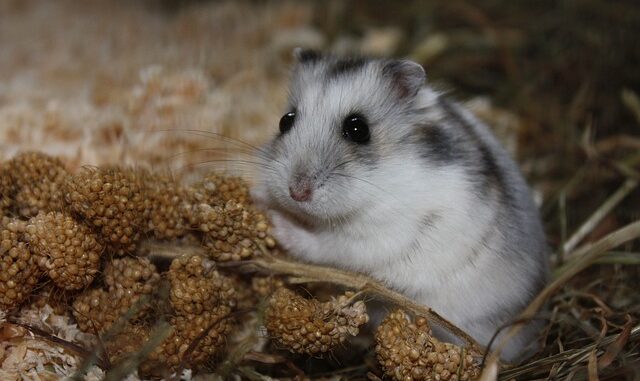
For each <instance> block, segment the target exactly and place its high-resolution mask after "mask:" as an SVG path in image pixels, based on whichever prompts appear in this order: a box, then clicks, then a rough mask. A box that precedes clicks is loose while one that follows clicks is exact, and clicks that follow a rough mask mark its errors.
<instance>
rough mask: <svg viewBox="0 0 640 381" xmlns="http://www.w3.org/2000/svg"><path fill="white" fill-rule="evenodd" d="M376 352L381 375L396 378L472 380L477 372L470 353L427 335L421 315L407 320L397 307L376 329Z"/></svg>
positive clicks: (476, 364) (437, 380)
mask: <svg viewBox="0 0 640 381" xmlns="http://www.w3.org/2000/svg"><path fill="white" fill-rule="evenodd" d="M376 343H377V345H376V354H377V357H378V362H379V363H380V365H382V369H383V370H384V372H385V374H386V375H387V376H389V377H390V378H392V379H394V380H398V381H405V380H429V381H431V380H433V381H439V380H443V381H447V380H451V381H454V380H455V381H458V380H460V381H462V380H472V379H475V378H476V377H478V375H479V374H480V367H479V365H478V362H477V360H476V358H475V355H476V354H474V353H470V352H468V351H467V350H465V349H464V348H462V347H459V346H457V345H454V344H451V343H444V342H440V341H439V340H437V339H436V338H434V337H433V336H432V335H431V328H430V327H429V324H428V323H427V320H426V319H424V318H420V317H419V318H417V319H416V320H415V322H411V321H410V319H409V317H408V316H407V315H406V314H405V313H404V312H403V311H401V310H396V311H394V312H392V313H391V314H389V316H387V317H386V318H385V319H384V321H383V322H382V324H380V326H379V327H378V329H377V330H376Z"/></svg>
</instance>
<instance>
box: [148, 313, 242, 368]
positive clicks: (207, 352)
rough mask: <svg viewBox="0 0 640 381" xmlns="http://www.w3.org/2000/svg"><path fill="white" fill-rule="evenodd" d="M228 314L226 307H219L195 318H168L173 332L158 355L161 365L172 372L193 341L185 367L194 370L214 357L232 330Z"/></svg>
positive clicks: (221, 348)
mask: <svg viewBox="0 0 640 381" xmlns="http://www.w3.org/2000/svg"><path fill="white" fill-rule="evenodd" d="M230 313H231V309H230V308H229V307H228V306H220V307H218V308H214V309H212V310H211V311H204V312H202V313H200V314H197V315H187V316H174V317H172V318H171V320H170V323H171V325H172V326H173V329H174V331H173V333H172V334H171V335H170V336H169V337H168V338H167V340H165V341H164V343H163V345H162V347H161V350H160V351H159V353H158V354H159V360H160V361H161V363H163V364H164V365H167V366H169V368H171V369H172V370H175V368H176V367H177V366H178V365H179V364H180V361H181V360H182V358H183V357H185V354H186V352H187V349H188V348H189V346H190V345H191V343H193V342H194V341H195V340H198V343H197V345H196V346H195V347H194V348H193V350H192V351H191V352H190V353H189V357H188V361H187V366H188V367H189V368H191V369H198V368H200V367H201V366H202V365H204V364H206V363H207V361H210V360H211V359H213V358H215V357H216V356H218V355H219V354H220V353H221V352H222V351H223V350H224V348H225V345H226V342H227V336H228V334H229V333H230V332H231V330H232V328H233V323H232V321H231V319H229V314H230ZM204 332H206V334H205V333H204ZM200 335H203V336H200Z"/></svg>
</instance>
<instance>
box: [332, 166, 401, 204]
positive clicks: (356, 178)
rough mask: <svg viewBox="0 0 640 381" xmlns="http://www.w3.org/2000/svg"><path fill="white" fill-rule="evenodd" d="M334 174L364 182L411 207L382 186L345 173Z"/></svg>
mask: <svg viewBox="0 0 640 381" xmlns="http://www.w3.org/2000/svg"><path fill="white" fill-rule="evenodd" d="M332 174H333V175H336V176H342V177H346V178H350V179H354V180H358V181H361V182H363V183H365V184H368V185H370V186H372V187H374V188H375V189H378V190H380V191H381V192H383V193H384V194H385V195H388V196H390V197H393V198H394V199H395V200H396V201H398V202H399V203H401V204H403V205H405V206H407V207H409V205H408V204H406V203H405V202H404V201H402V200H400V199H399V198H397V197H396V196H395V195H394V194H393V193H391V192H389V191H387V190H386V189H384V188H381V187H380V186H378V185H376V184H374V183H372V182H370V181H368V180H365V179H362V178H360V177H357V176H351V175H346V174H344V173H332Z"/></svg>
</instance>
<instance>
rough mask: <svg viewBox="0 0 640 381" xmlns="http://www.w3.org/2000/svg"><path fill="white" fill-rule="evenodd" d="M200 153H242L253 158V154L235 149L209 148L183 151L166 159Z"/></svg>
mask: <svg viewBox="0 0 640 381" xmlns="http://www.w3.org/2000/svg"><path fill="white" fill-rule="evenodd" d="M198 152H231V153H234V154H238V153H240V154H247V155H251V156H253V153H252V152H247V151H240V150H235V149H234V148H231V149H229V148H227V147H208V148H197V149H192V150H187V151H183V152H178V153H176V154H173V155H171V156H168V157H167V158H166V159H167V160H172V159H175V158H178V157H180V156H184V155H188V154H191V153H198Z"/></svg>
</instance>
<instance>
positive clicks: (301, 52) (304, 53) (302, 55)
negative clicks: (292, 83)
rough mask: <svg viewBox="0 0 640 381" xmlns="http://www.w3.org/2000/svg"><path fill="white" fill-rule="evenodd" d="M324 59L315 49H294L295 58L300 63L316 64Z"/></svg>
mask: <svg viewBox="0 0 640 381" xmlns="http://www.w3.org/2000/svg"><path fill="white" fill-rule="evenodd" d="M321 57H322V55H321V54H320V52H318V51H316V50H313V49H306V48H300V47H298V48H294V49H293V58H295V60H296V61H298V63H307V62H315V61H317V60H319V59H320V58H321Z"/></svg>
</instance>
